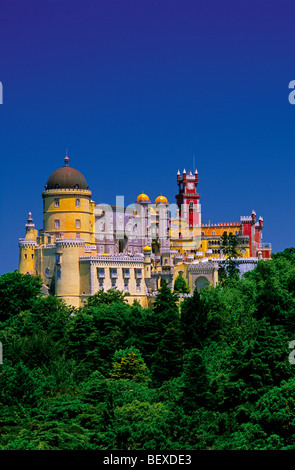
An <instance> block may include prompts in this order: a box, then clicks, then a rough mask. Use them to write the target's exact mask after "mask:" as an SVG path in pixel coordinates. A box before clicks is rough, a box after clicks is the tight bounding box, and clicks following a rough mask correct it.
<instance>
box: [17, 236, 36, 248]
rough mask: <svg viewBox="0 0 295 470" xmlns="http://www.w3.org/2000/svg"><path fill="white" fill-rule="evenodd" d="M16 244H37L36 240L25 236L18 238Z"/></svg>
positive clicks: (22, 245) (20, 245)
mask: <svg viewBox="0 0 295 470" xmlns="http://www.w3.org/2000/svg"><path fill="white" fill-rule="evenodd" d="M18 246H19V247H24V246H37V242H36V240H27V239H26V238H19V242H18Z"/></svg>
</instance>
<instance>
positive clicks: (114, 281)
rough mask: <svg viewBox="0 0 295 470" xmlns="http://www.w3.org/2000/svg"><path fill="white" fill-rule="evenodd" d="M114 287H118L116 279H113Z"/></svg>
mask: <svg viewBox="0 0 295 470" xmlns="http://www.w3.org/2000/svg"><path fill="white" fill-rule="evenodd" d="M112 287H116V279H112Z"/></svg>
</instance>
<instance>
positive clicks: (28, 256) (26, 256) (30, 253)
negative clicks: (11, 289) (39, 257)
mask: <svg viewBox="0 0 295 470" xmlns="http://www.w3.org/2000/svg"><path fill="white" fill-rule="evenodd" d="M25 227H26V236H25V238H20V239H19V263H18V269H19V272H21V273H23V274H26V273H29V274H35V273H36V260H35V250H36V247H37V242H36V240H37V230H36V229H35V224H34V223H33V219H32V213H31V212H29V217H28V219H27V223H26V226H25Z"/></svg>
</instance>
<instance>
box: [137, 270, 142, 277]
mask: <svg viewBox="0 0 295 470" xmlns="http://www.w3.org/2000/svg"><path fill="white" fill-rule="evenodd" d="M136 277H137V279H141V277H142V273H141V269H136Z"/></svg>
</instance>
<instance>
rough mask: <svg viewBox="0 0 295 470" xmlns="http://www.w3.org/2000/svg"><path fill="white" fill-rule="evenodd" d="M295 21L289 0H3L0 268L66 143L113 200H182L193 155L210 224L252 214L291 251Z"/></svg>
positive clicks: (36, 209)
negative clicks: (181, 181)
mask: <svg viewBox="0 0 295 470" xmlns="http://www.w3.org/2000/svg"><path fill="white" fill-rule="evenodd" d="M294 17H295V4H294V0H292V1H284V0H280V1H278V0H277V1H271V0H255V1H252V0H232V1H231V0H223V1H222V0H215V1H211V0H178V1H175V0H156V1H155V0H121V1H119V0H42V1H40V0H17V1H16V0H0V81H1V82H2V84H3V91H4V96H3V98H4V103H3V105H0V157H1V185H0V217H1V218H0V220H1V224H0V225H1V230H0V241H1V243H0V247H1V257H0V272H1V273H3V272H7V271H11V270H14V269H15V268H17V266H18V238H19V237H22V236H24V234H25V227H24V225H25V223H26V218H27V214H28V212H29V211H32V213H33V218H34V221H35V223H36V228H41V227H42V198H41V192H42V190H43V188H44V185H45V183H46V180H47V178H48V176H49V175H50V173H52V172H53V171H54V170H55V169H56V168H58V167H60V166H62V165H63V159H64V156H65V151H66V148H68V149H69V156H70V164H71V166H73V167H75V168H78V169H79V170H80V171H82V173H83V174H84V175H85V177H86V179H87V182H88V184H89V186H90V189H91V190H92V191H93V199H94V200H95V201H96V202H97V203H102V202H107V203H110V204H114V203H115V197H116V195H124V197H125V202H126V204H131V203H133V202H134V200H135V198H136V196H137V195H138V194H139V193H140V192H141V191H142V190H144V192H146V193H147V194H148V195H149V196H150V198H151V200H152V201H153V200H154V199H155V197H156V196H158V195H159V194H160V193H162V194H163V195H165V196H166V197H168V199H169V201H170V202H173V203H175V194H176V192H177V185H176V173H177V170H178V169H180V171H182V170H183V168H184V167H185V168H186V170H187V171H189V170H190V169H191V168H192V164H193V156H194V155H195V161H196V167H197V169H198V171H199V188H198V189H199V192H200V193H201V204H202V219H203V222H204V223H207V222H208V220H210V221H211V222H222V221H228V222H232V221H238V220H239V218H240V216H241V215H249V214H250V213H251V211H252V209H254V210H256V212H257V216H259V215H262V216H263V217H264V223H265V228H264V241H265V242H271V243H272V246H273V249H274V251H279V250H283V249H284V248H286V247H289V246H294V245H295V241H294V232H295V223H294V208H293V205H294V191H295V190H294V170H295V164H294V157H295V141H294V135H295V105H291V104H290V103H289V101H288V94H289V92H290V90H289V89H288V84H289V82H290V81H291V80H294V79H295V55H294V48H295V27H294Z"/></svg>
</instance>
